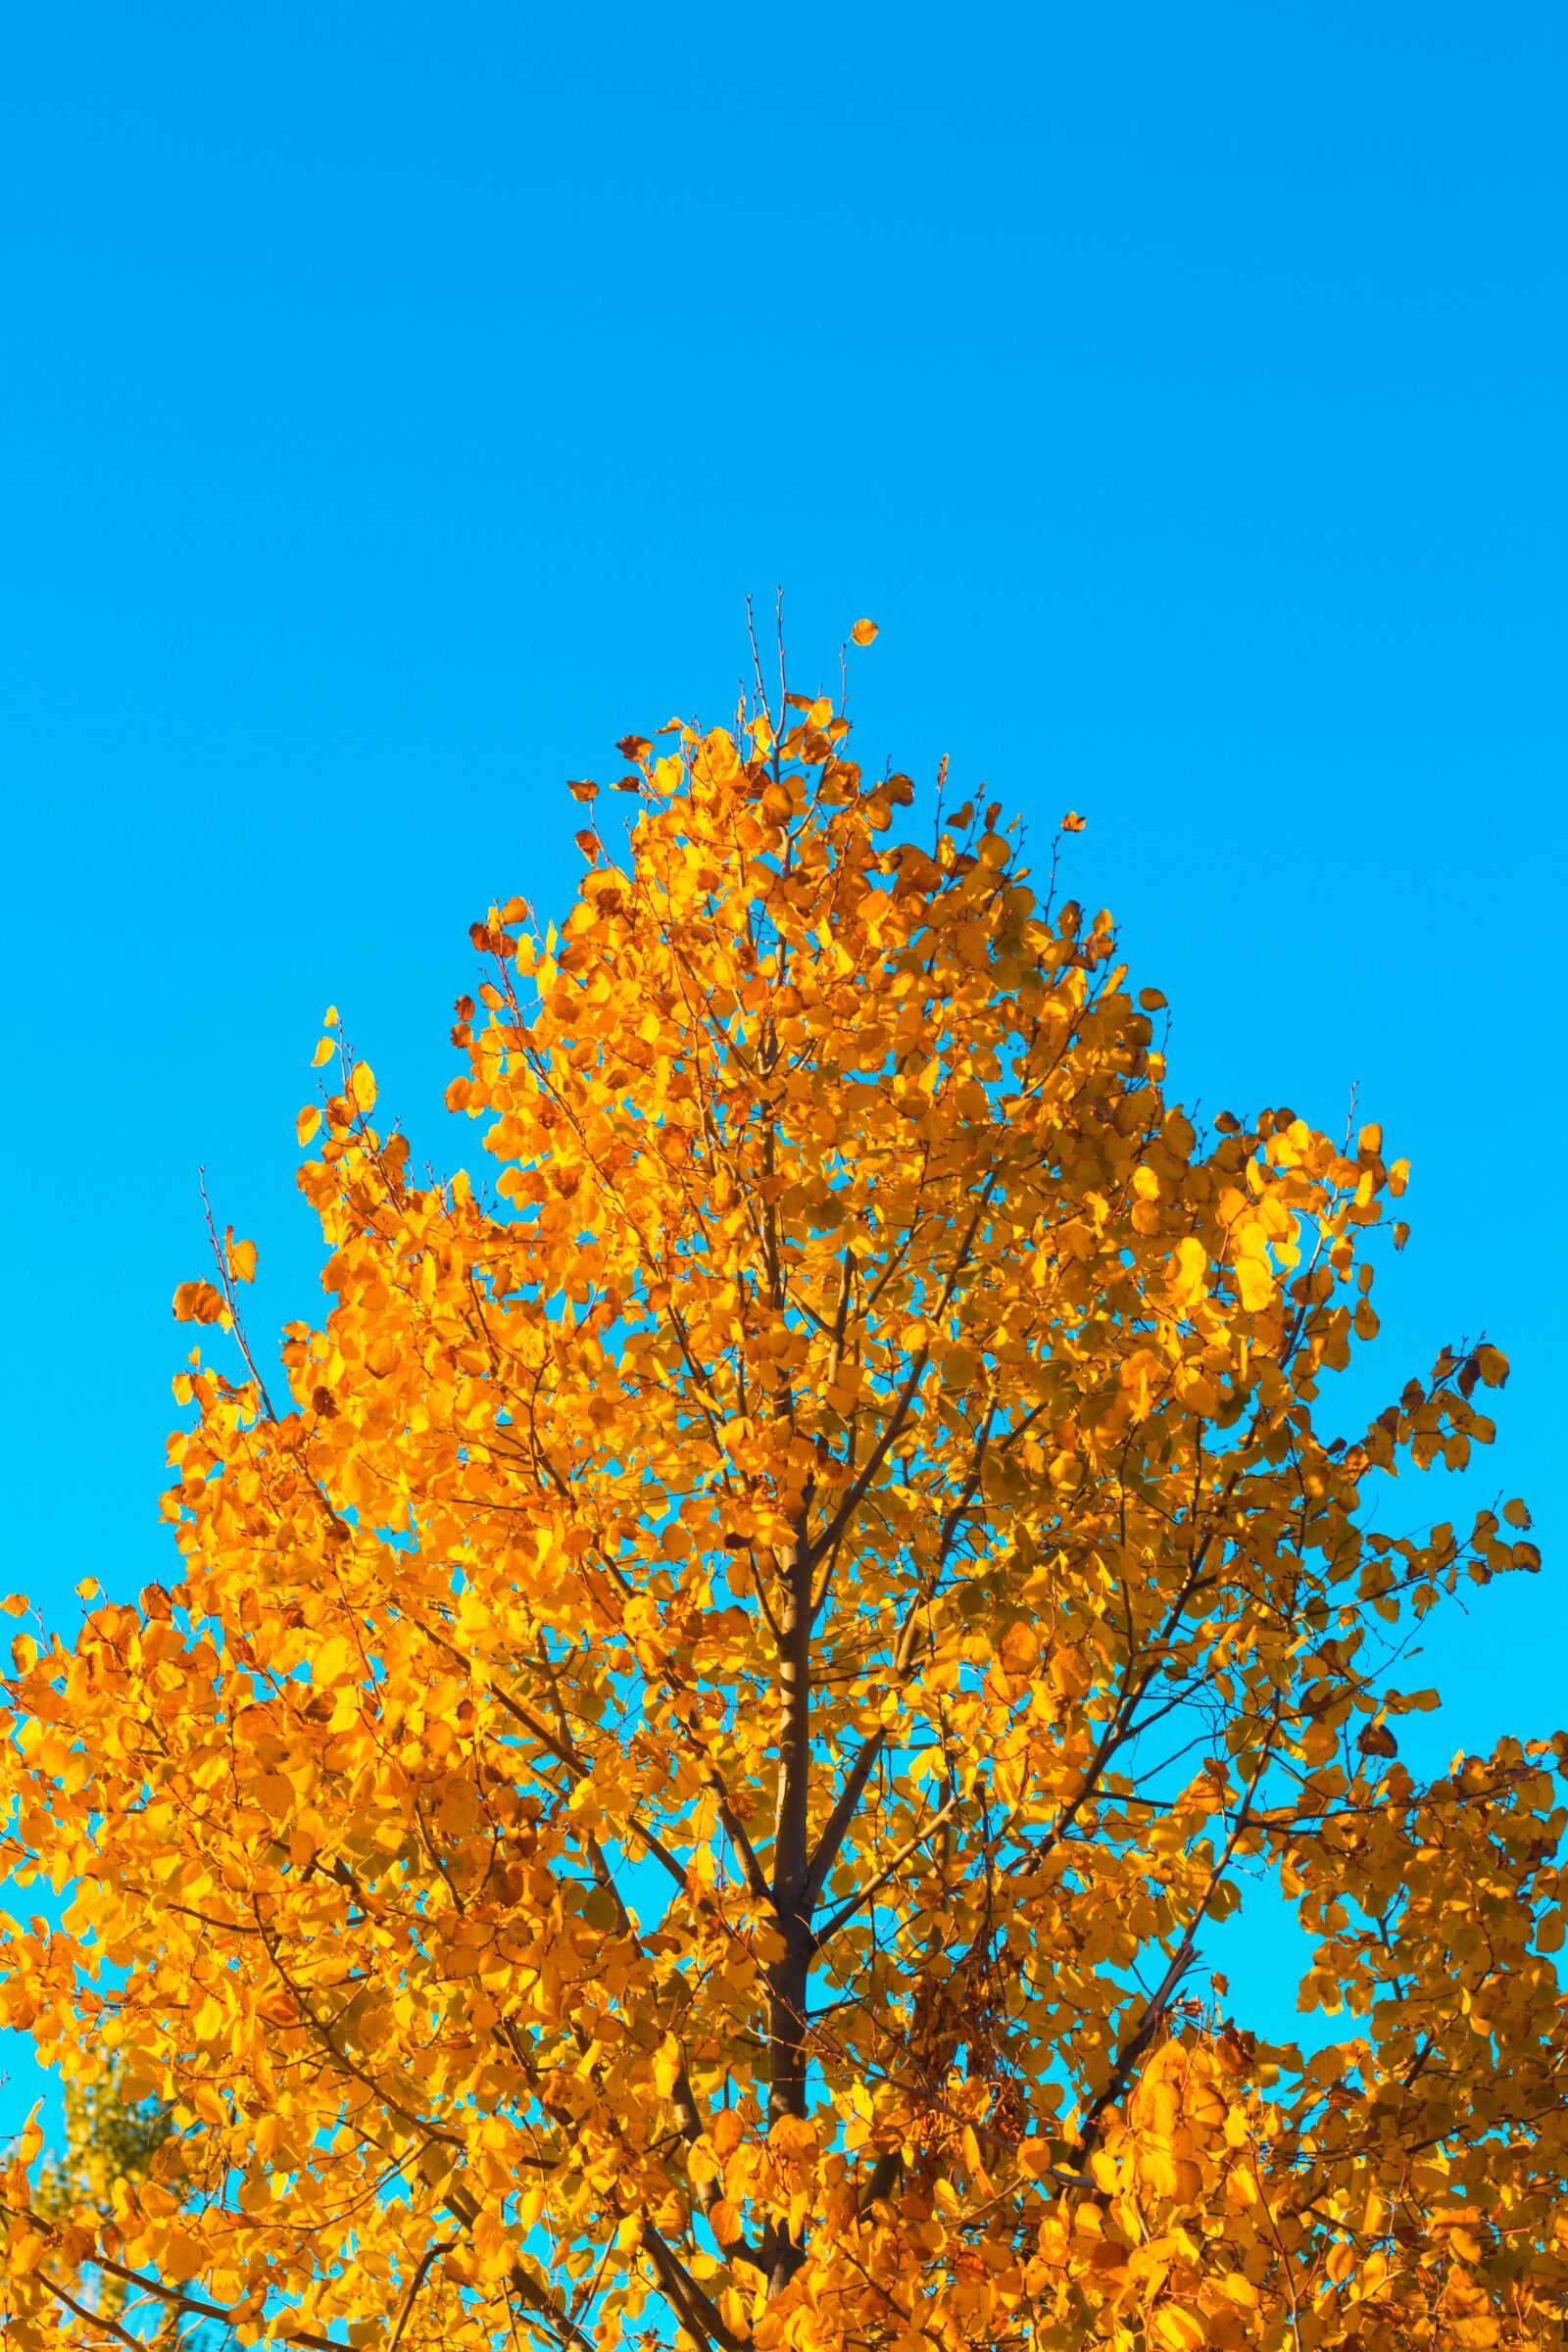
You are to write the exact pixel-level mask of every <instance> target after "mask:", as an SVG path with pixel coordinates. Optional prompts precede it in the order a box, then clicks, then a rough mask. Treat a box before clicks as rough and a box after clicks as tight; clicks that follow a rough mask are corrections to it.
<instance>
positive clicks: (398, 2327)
mask: <svg viewBox="0 0 1568 2352" xmlns="http://www.w3.org/2000/svg"><path fill="white" fill-rule="evenodd" d="M457 2242H458V2241H457V2239H456V2238H455V2237H447V2238H437V2239H436V2240H434V2242H433V2243H432V2244H430V2245H428V2246H426V2247H425V2249H424V2252H423V2253H422V2254H421V2255H420V2257H419V2260H418V2264H417V2268H416V2270H415V2273H414V2277H413V2278H411V2279H410V2280H409V2283H408V2285H407V2287H406V2288H405V2289H404V2292H403V2299H402V2301H401V2302H400V2303H399V2305H398V2311H397V2318H396V2319H395V2320H394V2322H393V2324H392V2332H391V2334H390V2335H389V2336H388V2337H387V2352H398V2346H399V2344H400V2343H401V2342H402V2341H403V2330H404V2328H405V2327H407V2326H408V2324H409V2321H410V2319H411V2318H412V2316H413V2312H414V2306H415V2304H416V2303H417V2301H418V2299H419V2289H420V2287H421V2286H423V2284H424V2281H425V2278H426V2277H427V2276H428V2274H429V2271H430V2266H431V2264H432V2263H435V2262H439V2261H440V2259H441V2256H442V2255H443V2254H450V2253H451V2251H452V2249H453V2247H454V2246H455V2245H456V2244H457Z"/></svg>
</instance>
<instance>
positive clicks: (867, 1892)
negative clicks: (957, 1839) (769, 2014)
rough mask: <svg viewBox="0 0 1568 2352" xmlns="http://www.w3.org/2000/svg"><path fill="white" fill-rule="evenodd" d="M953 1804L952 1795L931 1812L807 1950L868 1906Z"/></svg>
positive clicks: (945, 1817)
mask: <svg viewBox="0 0 1568 2352" xmlns="http://www.w3.org/2000/svg"><path fill="white" fill-rule="evenodd" d="M957 1804H958V1800H957V1798H956V1796H950V1797H949V1799H948V1801H947V1803H946V1804H945V1805H944V1806H943V1808H942V1810H941V1812H940V1813H933V1814H932V1816H931V1819H930V1820H929V1821H928V1822H927V1823H926V1825H925V1828H924V1829H923V1830H919V1831H917V1832H916V1833H915V1835H914V1836H913V1837H912V1838H906V1840H905V1842H904V1843H903V1845H901V1846H900V1848H899V1850H898V1852H897V1853H896V1854H895V1855H893V1857H892V1859H891V1860H890V1861H888V1862H887V1863H885V1864H884V1865H883V1867H882V1869H881V1870H879V1871H878V1872H877V1874H876V1876H875V1878H874V1879H868V1880H867V1881H866V1883H865V1885H864V1886H863V1887H861V1888H860V1889H859V1891H858V1893H857V1894H852V1895H851V1897H850V1899H849V1901H848V1902H847V1903H842V1904H841V1905H840V1906H839V1908H838V1910H837V1911H835V1912H834V1914H833V1916H832V1918H831V1919H830V1920H829V1921H828V1923H827V1925H826V1927H825V1928H823V1929H822V1931H821V1933H820V1934H819V1935H817V1936H813V1937H812V1939H811V1948H812V1950H813V1951H817V1952H819V1951H820V1950H821V1949H822V1946H823V1944H825V1943H826V1942H827V1940H828V1938H829V1936H835V1935H837V1933H838V1931H839V1929H840V1928H842V1927H843V1925H844V1923H845V1921H846V1920H847V1919H852V1918H853V1917H854V1915H855V1913H856V1912H857V1911H858V1910H859V1908H860V1906H861V1904H862V1903H868V1902H869V1901H870V1899H871V1897H872V1895H873V1894H875V1893H876V1892H877V1890H878V1889H879V1888H880V1887H885V1886H886V1885H887V1883H888V1881H889V1879H891V1878H894V1877H896V1876H897V1874H898V1872H899V1871H901V1870H902V1869H903V1867H904V1865H905V1863H906V1862H907V1860H908V1859H909V1856H910V1855H911V1854H912V1853H914V1852H915V1851H916V1850H917V1849H918V1848H919V1847H920V1846H922V1845H923V1844H924V1843H925V1841H926V1839H927V1838H929V1837H930V1836H931V1834H932V1832H933V1831H934V1830H940V1829H941V1827H942V1824H943V1823H944V1822H945V1821H946V1820H948V1818H949V1817H950V1815H952V1814H953V1813H955V1812H956V1810H957Z"/></svg>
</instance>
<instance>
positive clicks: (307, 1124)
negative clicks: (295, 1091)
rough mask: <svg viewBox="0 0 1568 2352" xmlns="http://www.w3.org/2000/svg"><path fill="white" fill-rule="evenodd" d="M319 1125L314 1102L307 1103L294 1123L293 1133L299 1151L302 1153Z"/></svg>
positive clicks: (318, 1114) (319, 1119) (319, 1118)
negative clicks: (296, 1137)
mask: <svg viewBox="0 0 1568 2352" xmlns="http://www.w3.org/2000/svg"><path fill="white" fill-rule="evenodd" d="M320 1124H321V1114H320V1112H319V1110H318V1108H317V1107H316V1104H315V1103H307V1104H306V1105H305V1108H304V1109H303V1110H302V1111H301V1112H300V1114H299V1117H298V1118H297V1119H296V1120H295V1122H294V1132H295V1134H296V1135H297V1136H298V1138H299V1142H300V1149H301V1151H303V1150H304V1148H305V1146H306V1145H307V1144H308V1143H309V1142H310V1140H311V1138H312V1136H313V1135H315V1133H316V1131H317V1129H318V1128H319V1126H320Z"/></svg>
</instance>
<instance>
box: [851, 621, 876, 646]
mask: <svg viewBox="0 0 1568 2352" xmlns="http://www.w3.org/2000/svg"><path fill="white" fill-rule="evenodd" d="M850 635H851V636H852V637H853V638H854V640H855V642H856V644H857V645H870V644H871V643H872V642H873V641H874V639H875V637H876V622H875V621H874V620H858V621H857V622H856V624H855V626H854V628H853V629H852V630H851V631H850Z"/></svg>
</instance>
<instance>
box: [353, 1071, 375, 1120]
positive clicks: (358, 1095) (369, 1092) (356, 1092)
mask: <svg viewBox="0 0 1568 2352" xmlns="http://www.w3.org/2000/svg"><path fill="white" fill-rule="evenodd" d="M349 1092H350V1093H351V1094H352V1096H353V1097H354V1106H355V1108H356V1109H357V1110H359V1111H361V1112H363V1113H364V1114H365V1116H366V1117H367V1118H368V1116H369V1114H370V1112H371V1111H372V1110H373V1109H374V1108H375V1078H374V1075H373V1073H372V1071H371V1069H370V1065H369V1063H368V1061H357V1062H356V1063H355V1065H354V1075H353V1076H352V1078H350V1080H349Z"/></svg>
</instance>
